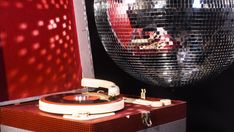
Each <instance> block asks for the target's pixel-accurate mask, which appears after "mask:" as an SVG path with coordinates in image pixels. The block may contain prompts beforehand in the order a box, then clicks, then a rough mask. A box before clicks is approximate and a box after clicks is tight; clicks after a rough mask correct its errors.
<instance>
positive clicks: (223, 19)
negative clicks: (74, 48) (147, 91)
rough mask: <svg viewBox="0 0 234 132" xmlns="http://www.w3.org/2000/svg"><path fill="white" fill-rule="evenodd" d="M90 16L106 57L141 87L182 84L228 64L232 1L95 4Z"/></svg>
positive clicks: (233, 45)
mask: <svg viewBox="0 0 234 132" xmlns="http://www.w3.org/2000/svg"><path fill="white" fill-rule="evenodd" d="M94 13H95V20H96V25H97V30H98V33H99V36H100V38H101V41H102V43H103V45H104V47H105V49H106V51H107V52H108V54H109V55H110V56H111V58H112V59H113V60H114V61H115V62H116V63H117V64H118V65H119V66H120V67H121V68H122V69H124V70H125V71H126V72H127V73H129V74H130V75H132V76H134V77H136V78H138V79H140V80H142V81H144V82H146V83H150V84H153V85H159V86H165V87H177V86H183V85H187V84H191V83H193V82H196V81H199V80H204V79H206V78H207V77H210V76H212V75H217V74H218V73H220V72H221V71H223V70H224V69H225V68H227V66H229V65H230V64H231V63H232V62H233V58H234V32H233V30H234V24H233V21H234V1H233V0H95V1H94Z"/></svg>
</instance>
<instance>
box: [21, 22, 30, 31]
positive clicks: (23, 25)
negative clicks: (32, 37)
mask: <svg viewBox="0 0 234 132" xmlns="http://www.w3.org/2000/svg"><path fill="white" fill-rule="evenodd" d="M27 27H28V25H27V23H21V24H20V25H19V29H21V30H25V29H27Z"/></svg>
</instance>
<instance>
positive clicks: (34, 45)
mask: <svg viewBox="0 0 234 132" xmlns="http://www.w3.org/2000/svg"><path fill="white" fill-rule="evenodd" d="M32 47H33V49H34V50H38V49H39V48H40V43H34V44H33V46H32Z"/></svg>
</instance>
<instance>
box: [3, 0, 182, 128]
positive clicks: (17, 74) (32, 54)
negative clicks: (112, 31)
mask: <svg viewBox="0 0 234 132" xmlns="http://www.w3.org/2000/svg"><path fill="white" fill-rule="evenodd" d="M84 2H85V0H24V1H21V0H14V1H13V0H1V1H0V106H4V105H9V104H17V103H19V102H24V101H29V100H35V99H38V98H39V96H41V95H45V94H50V93H57V92H64V91H70V90H75V89H77V88H79V87H80V82H81V78H82V77H94V74H93V68H92V55H91V50H90V47H89V46H90V44H89V37H88V28H87V22H86V15H85V8H84V6H83V3H84ZM173 102H174V103H173V105H171V106H168V107H162V108H159V109H158V108H150V107H146V106H140V105H132V104H126V107H125V108H124V110H122V111H119V112H117V114H116V115H115V116H111V117H106V118H100V119H96V120H90V121H74V120H67V119H63V118H62V116H61V115H52V114H47V113H44V112H41V111H39V109H38V106H37V103H36V102H34V103H26V104H20V105H11V106H4V107H1V108H0V109H1V111H0V122H1V123H0V124H2V125H1V129H0V130H1V131H17V132H18V131H23V132H24V131H27V130H31V131H137V130H143V129H145V128H147V127H146V126H145V125H144V124H143V123H142V118H141V114H142V113H144V112H150V113H151V119H152V122H153V126H156V128H155V129H152V130H151V131H155V130H157V131H159V132H168V131H171V130H173V132H183V131H185V122H186V121H185V118H186V104H185V103H184V102H181V101H173ZM148 130H150V129H148Z"/></svg>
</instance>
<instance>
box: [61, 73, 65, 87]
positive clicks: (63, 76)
mask: <svg viewBox="0 0 234 132" xmlns="http://www.w3.org/2000/svg"><path fill="white" fill-rule="evenodd" d="M62 78H66V74H65V73H64V74H63V75H62ZM64 86H65V87H66V85H64Z"/></svg>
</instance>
